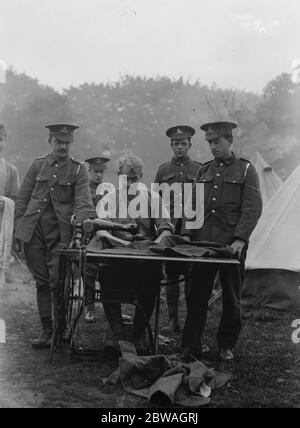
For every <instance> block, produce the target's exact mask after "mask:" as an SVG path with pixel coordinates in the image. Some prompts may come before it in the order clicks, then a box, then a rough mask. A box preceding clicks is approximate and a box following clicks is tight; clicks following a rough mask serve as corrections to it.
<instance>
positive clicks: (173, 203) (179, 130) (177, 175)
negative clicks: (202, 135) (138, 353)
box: [154, 126, 201, 331]
mask: <svg viewBox="0 0 300 428" xmlns="http://www.w3.org/2000/svg"><path fill="white" fill-rule="evenodd" d="M194 133H195V131H194V129H193V128H191V127H188V126H175V127H172V128H170V129H168V130H167V136H168V137H169V138H171V140H176V139H182V138H191V137H192V135H194ZM200 166H201V163H200V162H197V161H194V160H192V159H191V158H190V157H189V156H188V155H186V156H184V157H183V158H178V157H176V156H174V157H173V158H172V159H171V161H169V162H166V163H164V164H162V165H161V166H160V167H159V169H158V171H157V174H156V176H155V179H154V183H158V184H160V185H161V184H163V183H166V184H168V185H169V186H171V185H172V184H174V183H180V184H181V191H180V193H179V195H176V193H175V194H171V196H170V206H168V207H167V208H168V209H169V211H170V217H171V220H172V223H173V225H174V226H175V233H176V234H177V235H180V234H181V228H182V215H181V217H180V218H176V210H175V207H180V208H181V210H182V207H183V203H184V200H185V194H184V184H185V183H190V184H192V183H194V181H195V180H196V177H197V173H198V170H199V168H200ZM161 195H162V192H161ZM162 197H163V195H162ZM176 197H177V198H176ZM178 197H179V198H178ZM181 214H183V213H182V212H181ZM166 274H167V277H168V279H169V280H170V281H176V280H177V279H178V276H179V275H178V273H177V272H176V269H175V268H174V265H173V264H167V265H166ZM185 293H186V297H187V293H188V286H187V285H186V286H185ZM179 294H180V288H179V285H177V284H173V285H172V286H168V287H166V297H167V304H168V311H169V320H170V323H171V324H173V322H174V323H175V326H174V327H175V331H176V330H179V324H178V304H179ZM173 320H174V321H173ZM172 329H173V326H171V325H170V326H168V327H167V328H165V330H172Z"/></svg>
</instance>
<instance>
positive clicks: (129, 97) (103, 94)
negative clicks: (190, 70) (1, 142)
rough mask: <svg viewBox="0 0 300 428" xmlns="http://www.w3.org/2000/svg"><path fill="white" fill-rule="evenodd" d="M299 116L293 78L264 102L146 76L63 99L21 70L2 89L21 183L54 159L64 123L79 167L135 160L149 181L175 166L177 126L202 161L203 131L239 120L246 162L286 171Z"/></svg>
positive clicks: (238, 147)
mask: <svg viewBox="0 0 300 428" xmlns="http://www.w3.org/2000/svg"><path fill="white" fill-rule="evenodd" d="M299 109H300V90H299V85H297V84H295V83H293V82H292V81H291V76H290V75H288V74H282V75H280V76H278V77H276V78H275V79H274V80H272V81H271V82H269V83H268V84H267V85H266V87H265V89H264V91H263V94H262V96H259V95H257V94H253V93H249V92H245V91H239V90H235V89H221V88H219V87H217V86H216V85H213V86H211V87H208V86H206V85H203V84H201V83H200V82H194V83H192V82H190V81H188V80H187V81H185V80H184V79H182V78H180V79H178V80H174V79H170V78H168V77H156V78H154V77H153V78H146V77H143V76H123V77H121V78H120V79H119V81H118V82H115V83H113V84H111V83H110V84H103V83H100V84H95V83H92V84H88V83H85V84H83V85H81V86H79V87H70V88H69V89H67V90H65V91H63V92H62V93H57V92H56V91H55V90H53V89H52V88H50V87H48V86H43V85H41V84H40V83H39V82H38V80H36V79H32V78H30V77H28V76H27V75H25V74H18V73H16V72H15V71H13V70H9V72H8V75H7V82H6V84H5V85H0V121H3V122H4V123H5V124H6V127H7V130H8V145H7V148H6V157H7V158H8V159H10V160H11V161H12V162H13V163H15V164H16V166H17V167H18V168H19V170H20V172H21V175H23V173H24V171H25V168H26V166H27V165H28V164H29V162H30V161H31V160H32V159H33V158H34V157H36V156H39V155H42V154H44V153H47V151H48V147H47V130H46V129H45V128H44V125H46V124H49V123H55V122H60V121H68V122H73V123H76V124H78V125H79V126H80V129H79V131H77V133H76V143H75V144H74V155H75V156H77V157H78V158H79V159H82V160H83V159H85V158H87V157H90V156H93V155H95V154H98V153H102V152H103V151H106V152H109V154H110V155H111V158H112V162H111V167H110V169H111V171H110V172H111V174H115V172H116V169H117V160H118V158H119V157H120V156H121V155H122V154H124V153H126V152H134V153H135V154H136V155H137V156H139V157H141V158H142V159H143V160H144V163H145V176H146V181H150V180H151V179H152V178H153V176H154V175H155V172H156V170H157V168H158V166H159V165H161V164H162V163H163V162H167V161H168V160H169V159H170V158H171V156H172V152H171V150H170V146H169V140H168V138H167V137H166V135H165V131H166V129H167V128H168V127H170V126H173V125H175V124H189V125H191V126H193V127H195V129H196V130H197V133H196V135H195V137H194V138H193V148H192V153H191V154H192V156H193V157H194V158H196V159H198V160H200V161H207V160H208V159H210V154H209V151H208V147H207V144H206V142H205V139H204V135H203V133H202V131H200V130H199V126H200V125H201V124H203V123H204V122H207V121H215V120H232V121H236V122H238V124H239V130H238V132H237V134H236V143H235V151H236V152H237V153H238V154H239V155H241V156H243V157H247V158H250V159H251V158H253V157H254V155H255V153H256V151H257V150H260V151H261V152H262V153H263V155H264V156H265V157H266V160H267V161H271V162H275V163H276V162H277V163H278V162H279V161H280V160H282V159H283V160H284V159H288V155H289V154H290V153H292V152H293V150H294V151H295V156H294V157H293V160H294V161H295V162H296V161H298V162H299V161H300V157H299V156H300V150H299V131H300V130H299V126H300V125H299V121H298V117H299V113H300V111H299ZM297 150H298V151H297ZM298 152H299V153H298ZM291 168H292V165H291V164H290V163H289V164H288V165H287V166H285V165H281V166H280V168H279V169H280V170H281V175H282V176H286V175H288V174H289V173H290V172H291V171H290V170H291Z"/></svg>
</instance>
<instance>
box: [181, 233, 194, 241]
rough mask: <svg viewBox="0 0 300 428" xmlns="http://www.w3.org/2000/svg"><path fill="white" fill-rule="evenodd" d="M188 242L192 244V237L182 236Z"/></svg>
mask: <svg viewBox="0 0 300 428" xmlns="http://www.w3.org/2000/svg"><path fill="white" fill-rule="evenodd" d="M182 237H183V238H184V239H185V240H186V241H189V242H191V240H192V238H191V237H190V235H183V236H182Z"/></svg>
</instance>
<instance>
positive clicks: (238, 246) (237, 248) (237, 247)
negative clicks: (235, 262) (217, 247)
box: [230, 239, 246, 259]
mask: <svg viewBox="0 0 300 428" xmlns="http://www.w3.org/2000/svg"><path fill="white" fill-rule="evenodd" d="M245 245H246V244H245V242H244V241H242V240H241V239H235V240H234V241H233V243H232V244H231V245H230V246H231V248H232V249H233V253H234V254H235V255H237V257H238V259H240V258H241V257H242V251H243V249H244V247H245Z"/></svg>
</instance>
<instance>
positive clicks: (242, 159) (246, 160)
mask: <svg viewBox="0 0 300 428" xmlns="http://www.w3.org/2000/svg"><path fill="white" fill-rule="evenodd" d="M239 159H240V160H241V161H243V162H247V163H250V165H252V163H251V161H249V160H248V159H244V158H239Z"/></svg>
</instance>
